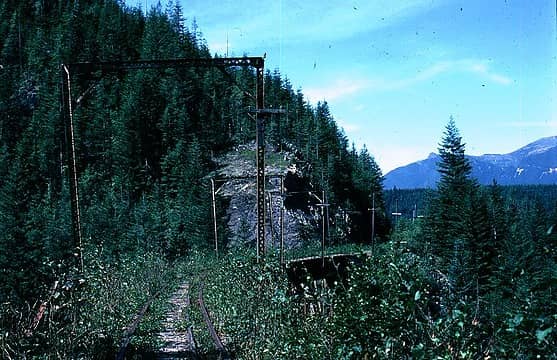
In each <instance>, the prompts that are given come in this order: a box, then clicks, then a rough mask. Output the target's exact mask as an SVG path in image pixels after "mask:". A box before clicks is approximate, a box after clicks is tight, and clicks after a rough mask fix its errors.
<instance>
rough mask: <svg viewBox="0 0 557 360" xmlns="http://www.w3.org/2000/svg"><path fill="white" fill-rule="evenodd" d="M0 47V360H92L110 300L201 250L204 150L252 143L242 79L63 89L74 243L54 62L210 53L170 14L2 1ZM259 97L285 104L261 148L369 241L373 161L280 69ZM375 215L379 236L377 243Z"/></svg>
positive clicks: (206, 229) (135, 295) (157, 280)
mask: <svg viewBox="0 0 557 360" xmlns="http://www.w3.org/2000/svg"><path fill="white" fill-rule="evenodd" d="M0 49H1V54H0V65H1V66H0V114H1V117H0V158H1V160H0V234H1V235H0V249H1V250H2V251H1V253H0V269H1V276H0V278H1V281H0V298H1V302H2V305H1V306H2V310H1V313H0V323H1V324H2V330H3V331H2V335H1V338H0V339H1V341H0V345H1V347H2V351H3V352H4V354H3V355H6V356H17V354H20V355H21V354H23V353H28V354H31V355H32V354H39V353H42V352H43V353H55V352H56V353H58V354H66V356H68V357H72V356H76V354H78V353H84V354H87V353H91V352H93V353H94V352H95V351H100V350H99V346H100V348H103V347H104V346H105V345H106V344H111V342H112V341H113V340H112V336H114V330H115V329H119V328H120V327H121V326H122V325H123V324H124V323H125V322H126V321H127V320H129V318H130V316H131V312H133V311H134V310H133V307H131V308H130V306H129V304H127V306H125V304H124V303H123V301H121V300H122V299H124V298H127V299H130V301H133V302H134V303H135V302H137V303H140V302H141V301H143V300H144V299H145V298H146V297H148V296H149V295H150V294H154V293H155V292H157V291H160V290H161V284H163V283H164V282H165V281H163V280H164V279H163V278H161V277H164V276H165V274H166V272H163V271H161V269H164V268H165V267H167V266H168V265H169V264H170V262H172V261H174V260H176V259H179V258H180V257H182V256H186V255H188V254H190V253H191V252H192V251H202V252H203V251H205V250H207V249H209V248H210V247H211V246H212V245H211V236H212V233H211V229H212V227H211V226H212V224H211V222H210V221H208V220H207V219H209V217H210V214H211V212H210V196H209V194H210V191H209V187H208V179H207V178H206V175H207V174H208V173H209V172H210V171H212V170H214V163H213V158H214V156H216V155H217V154H219V153H224V152H226V151H229V150H231V149H232V148H233V147H234V146H236V145H239V144H247V143H250V142H251V141H253V139H254V138H255V123H254V122H253V120H251V119H250V118H249V117H248V115H247V112H248V108H249V107H250V106H252V107H253V106H254V105H255V104H254V100H253V94H254V93H255V74H254V72H253V71H252V70H250V69H238V68H229V69H226V71H227V74H223V72H221V71H219V70H218V69H211V68H191V69H167V70H138V71H133V72H121V73H117V74H111V75H103V76H96V77H94V78H93V79H91V78H84V77H76V78H75V79H73V81H72V84H71V85H72V92H73V93H74V96H75V98H76V99H79V100H78V101H77V102H76V108H75V109H74V122H75V126H76V128H75V131H76V134H75V135H76V139H75V144H76V154H77V159H76V160H77V173H78V179H79V191H80V195H81V198H80V209H81V218H82V227H83V236H82V238H83V243H82V246H81V247H78V248H76V247H75V246H74V244H73V242H72V227H71V211H70V196H69V186H68V160H67V159H68V150H69V149H68V146H69V145H68V142H67V140H66V139H67V137H66V135H67V134H66V132H65V131H66V129H65V127H64V123H63V120H62V119H63V117H62V114H61V111H62V110H61V101H60V97H61V85H62V81H61V76H62V69H61V64H64V63H73V62H91V61H116V60H118V61H120V60H138V59H173V58H182V57H184V58H207V57H210V56H211V54H210V50H209V49H208V48H207V46H206V44H205V42H204V40H203V38H202V35H201V33H200V30H199V29H198V28H197V26H196V24H195V23H185V21H184V18H183V16H182V11H181V8H180V6H179V5H178V4H174V3H173V2H170V4H169V5H168V7H167V8H165V9H162V8H160V7H155V8H153V9H151V10H150V11H149V13H148V14H147V15H144V14H143V13H142V12H141V11H140V10H139V9H135V8H129V7H126V6H125V5H124V3H123V2H121V1H112V0H106V1H78V0H75V1H19V0H18V1H12V0H8V1H3V2H2V3H1V4H0ZM97 75H100V74H97ZM265 95H266V104H265V105H266V106H267V107H275V108H278V107H282V108H284V109H286V110H287V114H286V115H284V116H277V117H274V118H273V119H272V120H271V121H270V122H268V123H267V130H266V131H267V132H266V136H267V144H268V145H271V146H273V147H274V148H275V149H276V151H280V150H281V149H288V150H289V151H292V152H296V154H297V157H298V159H299V161H301V162H303V163H305V164H308V165H309V166H307V168H308V169H310V171H309V172H308V174H307V176H308V179H307V180H308V182H309V183H311V184H312V186H313V188H314V189H315V190H323V191H326V192H327V194H328V200H329V202H330V203H331V204H334V207H333V206H331V214H330V216H331V217H332V218H334V214H335V211H337V210H340V209H342V210H343V211H345V212H353V213H354V215H353V217H352V223H353V229H352V231H351V237H352V240H355V241H361V240H363V239H368V238H369V235H368V234H369V232H370V225H369V221H367V218H368V217H367V208H368V207H369V199H370V195H371V192H375V193H376V195H377V204H378V206H377V207H378V208H380V207H381V206H382V198H381V190H382V188H381V181H382V178H381V172H380V169H379V168H378V166H377V165H376V163H375V161H374V160H373V157H372V156H371V155H370V154H369V153H368V152H367V151H366V150H365V149H364V150H362V151H357V150H356V149H354V147H349V140H348V139H347V138H346V136H345V135H344V134H343V132H342V130H341V129H339V128H338V126H337V125H336V123H335V121H334V119H333V117H332V115H331V113H330V111H329V108H328V105H327V103H318V104H317V105H315V106H313V105H310V104H309V103H308V102H307V101H306V100H305V99H304V95H303V93H302V91H300V90H297V91H296V90H294V89H293V85H292V84H291V83H290V81H289V80H288V79H287V78H286V77H285V76H283V75H282V74H280V72H279V70H273V71H267V72H266V73H265ZM254 176H255V174H254ZM381 214H382V212H381V211H378V216H379V218H378V224H379V225H378V229H377V230H376V231H377V233H378V234H379V235H380V236H385V235H386V234H387V233H388V231H389V224H388V221H386V220H384V217H382V216H381ZM381 219H383V220H381ZM223 221H224V220H223ZM80 258H82V262H83V264H80ZM136 287H137V288H136ZM145 288H147V289H148V291H147V292H145ZM120 296H121V297H122V298H121V300H118V299H119V297H120ZM40 304H48V306H49V310H48V311H46V313H45V310H44V308H43V307H41V306H39V305H40ZM45 307H46V305H45ZM100 308H103V309H105V310H106V313H103V314H102V315H100V314H98V313H97V312H98V311H99V309H100ZM33 319H35V320H33ZM115 340H117V339H115ZM99 344H100V345H99ZM103 344H104V345H103ZM95 349H96V350H95ZM72 354H73V355H72ZM62 357H65V356H62Z"/></svg>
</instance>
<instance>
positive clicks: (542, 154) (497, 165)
mask: <svg viewBox="0 0 557 360" xmlns="http://www.w3.org/2000/svg"><path fill="white" fill-rule="evenodd" d="M466 158H467V159H468V160H469V161H470V164H471V165H472V177H474V178H476V179H477V180H478V182H479V183H480V184H482V185H488V184H491V183H492V182H493V181H494V180H495V181H497V183H498V184H500V185H542V184H545V185H547V184H557V136H548V137H544V138H540V139H538V140H536V141H534V142H532V143H529V144H527V145H525V146H523V147H521V148H519V149H517V150H514V151H512V152H510V153H507V154H484V155H477V156H476V155H466ZM439 159H440V157H439V155H438V154H436V153H430V154H429V156H428V157H427V158H426V159H423V160H419V161H416V162H413V163H410V164H408V165H405V166H401V167H398V168H396V169H394V170H392V171H390V172H388V173H387V174H386V175H385V181H384V186H385V188H386V189H391V188H393V187H397V188H399V189H411V188H435V187H436V186H437V182H438V181H439V173H438V172H437V162H438V161H439Z"/></svg>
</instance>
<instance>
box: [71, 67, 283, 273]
mask: <svg viewBox="0 0 557 360" xmlns="http://www.w3.org/2000/svg"><path fill="white" fill-rule="evenodd" d="M188 67H189V68H191V67H213V68H217V69H219V70H222V71H223V72H224V73H225V74H226V75H228V73H227V72H226V71H225V70H224V69H225V68H227V67H252V68H255V70H256V78H257V79H256V86H257V89H256V110H255V119H256V126H257V132H256V144H257V152H256V157H257V159H256V162H257V260H258V261H259V259H260V258H261V257H262V256H263V255H264V253H265V138H264V136H265V117H266V116H267V115H269V114H279V113H285V111H284V110H282V109H281V110H278V109H264V104H265V101H264V95H265V93H264V71H265V70H264V69H265V58H264V57H232V58H228V57H226V58H208V59H204V58H199V59H197V58H196V59H188V58H179V59H165V60H139V61H104V62H83V63H73V64H63V65H62V93H63V96H62V103H63V104H62V106H63V109H64V111H63V115H62V116H63V117H64V123H65V124H66V132H67V134H68V135H67V138H68V139H67V144H68V149H69V150H68V168H69V177H70V192H71V203H72V226H73V238H74V244H75V247H76V248H77V250H78V253H79V254H81V248H82V244H81V237H82V235H81V219H80V213H79V192H78V177H77V169H76V168H77V166H76V153H75V137H74V127H73V122H74V121H73V109H72V106H73V100H72V97H71V91H70V89H71V88H70V83H71V79H72V76H84V77H87V78H90V77H91V76H92V75H93V74H95V77H96V78H100V77H102V76H104V75H105V74H107V73H115V72H121V71H131V70H140V69H166V68H188ZM97 74H98V75H97ZM80 262H81V267H83V264H82V263H83V259H82V257H81V256H80Z"/></svg>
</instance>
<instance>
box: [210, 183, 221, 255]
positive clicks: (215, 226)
mask: <svg viewBox="0 0 557 360" xmlns="http://www.w3.org/2000/svg"><path fill="white" fill-rule="evenodd" d="M211 204H212V205H213V226H214V234H215V255H216V257H217V260H218V259H219V237H218V233H217V203H216V200H215V179H211Z"/></svg>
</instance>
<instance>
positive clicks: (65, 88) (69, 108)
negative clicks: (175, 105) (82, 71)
mask: <svg viewBox="0 0 557 360" xmlns="http://www.w3.org/2000/svg"><path fill="white" fill-rule="evenodd" d="M62 71H63V74H62V102H63V114H62V116H63V118H64V124H65V127H66V142H67V151H68V172H69V177H70V181H69V184H70V199H71V201H70V202H71V211H72V230H73V242H74V243H73V246H74V248H75V250H76V254H77V257H78V266H79V269H80V271H81V272H83V247H82V234H81V213H80V209H79V186H78V181H77V160H76V150H75V132H74V123H73V103H72V89H71V74H70V67H69V66H66V65H62Z"/></svg>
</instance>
